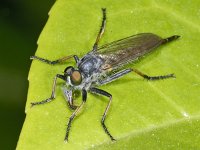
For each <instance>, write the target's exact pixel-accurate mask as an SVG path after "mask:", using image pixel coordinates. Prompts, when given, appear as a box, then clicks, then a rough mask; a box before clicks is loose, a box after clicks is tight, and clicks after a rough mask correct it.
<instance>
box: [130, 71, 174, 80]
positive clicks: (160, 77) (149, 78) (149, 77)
mask: <svg viewBox="0 0 200 150" xmlns="http://www.w3.org/2000/svg"><path fill="white" fill-rule="evenodd" d="M132 71H133V72H135V73H137V74H138V75H140V76H141V77H143V78H144V79H147V80H162V79H168V78H176V77H175V75H174V74H173V73H172V74H167V75H163V76H153V77H152V76H148V75H146V74H144V73H142V72H140V71H139V70H137V69H132Z"/></svg>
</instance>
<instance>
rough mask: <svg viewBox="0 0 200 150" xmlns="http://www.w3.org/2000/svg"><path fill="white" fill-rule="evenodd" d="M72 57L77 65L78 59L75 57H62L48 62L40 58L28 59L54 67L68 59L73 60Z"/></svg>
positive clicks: (32, 57)
mask: <svg viewBox="0 0 200 150" xmlns="http://www.w3.org/2000/svg"><path fill="white" fill-rule="evenodd" d="M73 57H74V59H75V61H76V63H77V62H78V61H79V58H78V56H76V55H70V56H65V57H62V58H60V59H57V60H53V61H51V60H48V59H44V58H41V57H38V56H31V57H30V59H36V60H39V61H42V62H44V63H47V64H50V65H55V64H59V63H62V62H64V61H66V60H68V59H70V58H73Z"/></svg>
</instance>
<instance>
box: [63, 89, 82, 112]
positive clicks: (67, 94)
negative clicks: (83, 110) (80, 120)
mask: <svg viewBox="0 0 200 150" xmlns="http://www.w3.org/2000/svg"><path fill="white" fill-rule="evenodd" d="M62 91H63V93H64V96H65V99H66V101H67V103H68V106H69V108H70V109H72V110H75V109H76V108H77V107H78V106H76V105H74V103H73V101H74V100H73V95H72V89H69V90H68V89H67V88H65V87H63V88H62Z"/></svg>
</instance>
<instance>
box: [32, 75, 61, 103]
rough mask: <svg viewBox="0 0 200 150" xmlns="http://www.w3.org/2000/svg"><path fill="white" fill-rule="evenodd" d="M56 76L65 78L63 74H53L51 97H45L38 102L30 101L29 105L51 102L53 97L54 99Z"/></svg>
mask: <svg viewBox="0 0 200 150" xmlns="http://www.w3.org/2000/svg"><path fill="white" fill-rule="evenodd" d="M57 78H60V79H63V80H65V77H64V76H63V75H60V74H57V75H56V76H55V78H54V82H53V89H52V93H51V97H50V98H48V99H46V100H43V101H40V102H33V103H31V107H33V106H35V105H40V104H45V103H48V102H51V101H52V100H53V99H55V91H56V82H57Z"/></svg>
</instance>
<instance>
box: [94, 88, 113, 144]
mask: <svg viewBox="0 0 200 150" xmlns="http://www.w3.org/2000/svg"><path fill="white" fill-rule="evenodd" d="M90 92H92V93H94V94H100V95H103V96H106V97H108V98H109V103H108V105H107V107H106V109H105V111H104V114H103V117H102V120H101V125H102V126H103V129H104V131H105V132H106V134H107V135H108V136H109V137H110V139H111V140H112V141H115V139H114V137H113V136H112V135H111V134H110V132H109V131H108V128H107V127H106V125H105V123H104V122H105V119H106V115H107V113H108V110H109V108H110V105H111V102H112V95H111V94H110V93H108V92H106V91H104V90H101V89H97V88H90Z"/></svg>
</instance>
